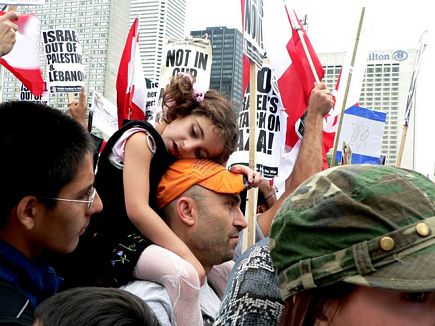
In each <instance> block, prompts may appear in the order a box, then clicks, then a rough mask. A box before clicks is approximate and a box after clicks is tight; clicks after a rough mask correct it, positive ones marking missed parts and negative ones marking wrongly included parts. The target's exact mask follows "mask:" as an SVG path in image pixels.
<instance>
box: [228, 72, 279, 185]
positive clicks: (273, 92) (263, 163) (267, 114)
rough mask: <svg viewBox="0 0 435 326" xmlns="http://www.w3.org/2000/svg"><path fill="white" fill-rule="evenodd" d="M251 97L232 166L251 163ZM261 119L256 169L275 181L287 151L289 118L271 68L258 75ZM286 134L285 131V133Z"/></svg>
mask: <svg viewBox="0 0 435 326" xmlns="http://www.w3.org/2000/svg"><path fill="white" fill-rule="evenodd" d="M249 97H250V92H248V91H247V92H246V93H245V97H244V101H243V107H242V109H241V111H240V112H239V116H238V124H239V146H238V149H237V151H235V152H234V153H233V154H232V155H231V156H230V159H229V162H228V165H232V164H248V162H249ZM256 102H257V108H256V112H257V119H256V121H257V122H256V133H255V134H256V142H255V144H256V146H255V149H254V150H255V151H256V170H257V171H258V172H260V173H261V174H262V175H263V177H265V178H268V179H271V178H275V177H277V176H278V175H279V164H280V158H281V154H282V151H283V148H284V139H285V128H284V129H283V127H284V126H285V123H286V117H285V112H284V108H283V106H282V102H281V99H280V97H279V93H278V91H277V86H276V80H275V79H274V78H273V75H272V70H271V68H270V67H269V66H268V65H263V67H262V68H261V70H259V71H258V72H257V101H256ZM283 131H284V132H283Z"/></svg>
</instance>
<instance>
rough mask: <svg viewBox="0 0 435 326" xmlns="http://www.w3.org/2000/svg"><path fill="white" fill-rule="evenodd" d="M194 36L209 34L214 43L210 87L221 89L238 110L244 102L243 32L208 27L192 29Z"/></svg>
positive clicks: (233, 29)
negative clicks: (198, 29)
mask: <svg viewBox="0 0 435 326" xmlns="http://www.w3.org/2000/svg"><path fill="white" fill-rule="evenodd" d="M190 34H191V35H192V36H193V37H202V36H204V35H205V34H207V36H208V38H209V39H210V41H211V44H212V52H213V61H212V65H211V77H210V88H212V89H215V90H218V91H220V92H221V93H222V94H224V95H225V96H227V98H228V99H230V100H231V102H232V104H233V107H234V109H235V111H236V113H237V112H239V111H240V109H241V108H242V104H243V94H242V55H243V48H242V44H243V43H242V33H241V32H240V31H239V30H237V29H235V28H226V27H207V29H205V30H200V31H191V32H190Z"/></svg>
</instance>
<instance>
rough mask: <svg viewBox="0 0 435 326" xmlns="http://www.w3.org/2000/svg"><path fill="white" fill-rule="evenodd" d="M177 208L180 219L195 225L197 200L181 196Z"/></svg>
mask: <svg viewBox="0 0 435 326" xmlns="http://www.w3.org/2000/svg"><path fill="white" fill-rule="evenodd" d="M176 210H177V214H178V216H179V218H180V220H181V221H182V222H183V223H185V224H187V225H189V226H193V225H194V224H195V220H196V215H197V213H196V212H197V206H196V201H195V200H194V199H193V198H190V197H185V196H183V197H180V198H178V200H177V203H176Z"/></svg>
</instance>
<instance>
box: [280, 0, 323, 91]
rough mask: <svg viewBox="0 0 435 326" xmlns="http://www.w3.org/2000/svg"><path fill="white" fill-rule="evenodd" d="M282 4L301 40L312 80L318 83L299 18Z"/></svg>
mask: <svg viewBox="0 0 435 326" xmlns="http://www.w3.org/2000/svg"><path fill="white" fill-rule="evenodd" d="M284 6H285V10H286V11H287V15H288V17H289V19H290V24H291V25H292V28H293V26H296V28H295V29H296V31H297V32H298V35H299V39H300V40H301V43H302V47H303V48H304V52H305V56H306V57H307V60H308V64H309V65H310V69H311V72H312V73H313V76H314V80H315V81H316V83H320V80H319V75H318V74H317V71H316V68H315V67H314V63H313V59H312V58H311V55H310V51H308V47H307V43H306V42H305V38H304V32H303V31H302V27H301V24H300V21H299V18H298V17H297V16H296V13H295V12H294V11H292V12H293V15H291V14H289V13H288V10H287V6H286V5H285V3H284Z"/></svg>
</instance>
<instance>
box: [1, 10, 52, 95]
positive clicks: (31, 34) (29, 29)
mask: <svg viewBox="0 0 435 326" xmlns="http://www.w3.org/2000/svg"><path fill="white" fill-rule="evenodd" d="M0 15H4V12H0ZM17 25H18V31H17V33H16V42H15V45H14V47H13V48H12V51H11V52H9V53H8V54H7V55H4V56H3V57H1V58H0V63H1V64H2V65H3V66H4V67H5V68H6V69H8V70H9V71H10V72H11V73H13V74H14V75H15V77H17V78H18V79H19V80H20V81H21V82H22V83H23V84H24V85H25V86H26V87H27V89H29V90H30V91H31V92H32V93H33V95H35V96H39V95H41V94H42V93H43V92H44V80H43V79H42V73H41V68H40V65H39V61H38V59H39V54H38V41H39V31H40V25H41V24H40V20H39V19H38V18H36V17H35V16H33V15H20V16H19V18H18V22H17Z"/></svg>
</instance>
